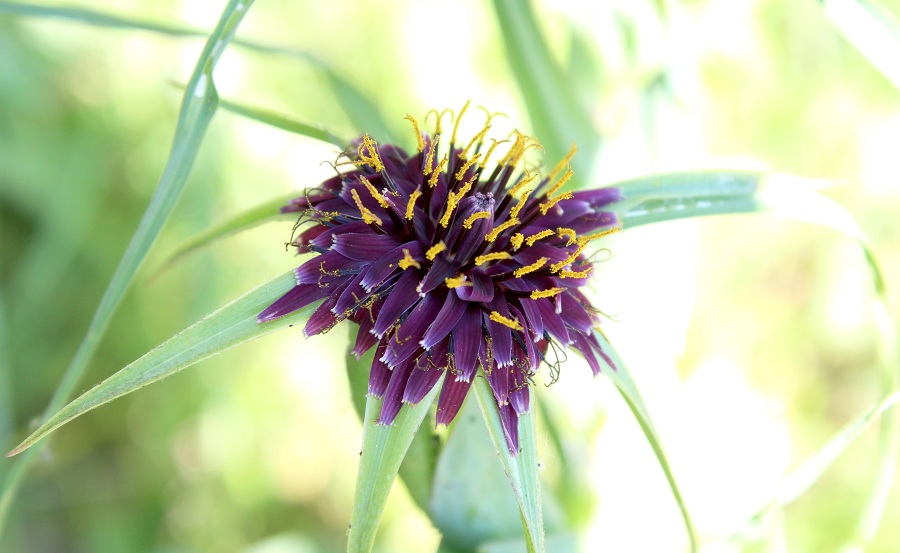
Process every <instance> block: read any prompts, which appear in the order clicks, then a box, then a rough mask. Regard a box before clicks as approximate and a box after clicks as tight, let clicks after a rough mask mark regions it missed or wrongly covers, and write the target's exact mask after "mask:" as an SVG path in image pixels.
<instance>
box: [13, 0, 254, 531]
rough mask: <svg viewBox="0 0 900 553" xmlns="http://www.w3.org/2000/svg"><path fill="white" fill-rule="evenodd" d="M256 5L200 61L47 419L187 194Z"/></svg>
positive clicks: (233, 20)
mask: <svg viewBox="0 0 900 553" xmlns="http://www.w3.org/2000/svg"><path fill="white" fill-rule="evenodd" d="M252 3H253V2H252V0H244V1H241V0H231V1H229V3H228V5H227V6H226V7H225V9H224V10H223V11H222V15H221V16H220V18H219V21H218V23H217V25H216V28H215V29H214V30H213V32H212V34H210V36H209V39H208V40H207V42H206V45H205V46H204V48H203V51H202V52H201V54H200V57H199V58H198V60H197V64H196V66H195V67H194V71H193V73H192V74H191V78H190V80H189V81H188V85H187V88H186V90H185V93H184V97H183V99H182V103H181V109H180V111H179V115H178V122H177V124H176V127H175V136H174V138H173V141H172V150H171V152H170V154H169V159H168V162H167V163H166V167H165V169H164V171H163V174H162V176H161V177H160V180H159V184H158V185H157V188H156V191H155V192H154V194H153V197H152V199H151V200H150V205H149V206H148V207H147V211H146V212H145V213H144V216H143V217H142V218H141V221H140V224H139V225H138V228H137V230H136V231H135V233H134V236H133V237H132V239H131V243H130V244H129V245H128V248H127V249H126V251H125V254H124V255H123V257H122V259H121V261H120V262H119V266H118V267H117V268H116V272H115V273H114V274H113V277H112V280H111V281H110V283H109V286H108V287H107V289H106V292H104V294H103V298H102V299H101V300H100V305H99V306H98V307H97V311H96V313H95V314H94V318H93V319H92V321H91V324H90V326H89V327H88V330H87V334H86V336H85V337H84V340H83V341H82V342H81V344H80V345H79V347H78V351H77V352H76V353H75V356H74V358H73V359H72V361H71V362H70V364H69V367H68V368H67V369H66V372H65V374H64V375H63V377H62V380H61V381H60V383H59V385H58V386H57V388H56V391H55V393H54V394H53V398H52V399H51V400H50V404H49V405H48V406H47V409H46V410H45V412H44V418H45V419H46V418H47V417H49V416H50V415H51V414H52V413H53V412H55V411H57V410H58V409H59V408H60V406H61V405H62V404H63V403H65V401H66V398H67V397H69V395H71V393H72V390H74V388H75V386H76V385H77V384H78V381H79V380H80V379H81V376H82V375H83V374H84V371H85V369H86V367H87V364H88V362H89V361H90V359H91V357H92V356H93V354H94V351H95V350H96V348H97V345H98V343H99V341H100V338H101V337H102V336H103V333H104V332H105V330H106V327H107V325H108V324H109V321H110V319H111V318H112V315H113V313H114V312H115V310H116V308H117V307H118V305H119V303H120V302H121V300H122V297H123V296H124V295H125V292H126V290H127V289H128V286H129V285H130V284H131V281H132V280H133V278H134V275H135V273H136V272H137V270H138V268H139V267H140V265H141V263H142V262H143V260H144V258H145V257H146V255H147V252H148V251H149V250H150V247H151V246H152V245H153V242H154V241H155V240H156V237H157V236H158V235H159V232H160V230H162V227H163V225H164V224H165V222H166V219H167V218H168V216H169V214H170V213H171V211H172V208H173V207H174V206H175V203H176V201H177V200H178V197H179V196H180V195H181V191H182V190H183V189H184V185H185V182H186V181H187V177H188V175H189V174H190V170H191V167H192V166H193V164H194V159H196V157H197V151H198V150H199V148H200V143H201V141H202V140H203V136H204V134H205V132H206V128H207V126H208V125H209V122H210V120H211V119H212V116H213V114H214V113H215V110H216V105H217V102H218V95H217V93H216V89H215V85H214V83H213V69H214V68H215V66H216V63H217V62H218V61H219V58H220V57H221V55H222V53H223V52H224V51H225V48H226V46H227V45H228V43H229V41H230V40H231V38H232V36H233V35H234V33H235V31H236V30H237V27H238V24H239V23H240V22H241V20H242V19H243V17H244V14H245V13H246V12H247V9H248V8H249V7H250V5H252ZM17 6H18V7H19V8H20V9H25V8H24V7H22V6H21V5H12V6H11V7H12V8H16V7H17ZM34 9H37V8H34ZM34 458H35V454H31V455H28V456H26V457H23V458H22V459H20V460H19V462H18V464H17V466H16V467H15V468H14V469H13V470H12V471H11V472H10V473H9V474H8V476H7V478H6V480H5V481H4V483H3V497H2V499H0V517H3V515H4V514H5V512H6V509H8V508H9V505H10V504H11V502H12V497H13V495H14V494H15V490H16V489H17V487H18V484H19V480H20V479H21V477H22V476H23V475H24V474H25V472H26V471H27V469H28V467H29V466H30V464H31V462H32V460H33V459H34ZM2 525H3V519H2V518H0V527H2Z"/></svg>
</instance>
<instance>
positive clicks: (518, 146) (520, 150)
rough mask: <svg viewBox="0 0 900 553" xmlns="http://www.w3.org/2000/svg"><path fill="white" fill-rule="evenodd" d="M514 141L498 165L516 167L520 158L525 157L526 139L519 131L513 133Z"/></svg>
mask: <svg viewBox="0 0 900 553" xmlns="http://www.w3.org/2000/svg"><path fill="white" fill-rule="evenodd" d="M513 134H514V136H515V139H514V140H513V145H512V146H510V147H509V151H508V152H506V155H505V156H503V159H501V160H500V165H517V164H518V163H519V160H521V159H522V156H523V155H525V149H526V145H527V143H528V137H527V136H526V135H524V134H522V133H520V132H519V131H513Z"/></svg>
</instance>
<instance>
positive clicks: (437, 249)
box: [425, 240, 447, 261]
mask: <svg viewBox="0 0 900 553" xmlns="http://www.w3.org/2000/svg"><path fill="white" fill-rule="evenodd" d="M446 249H447V244H444V241H443V240H441V241H440V242H438V243H437V244H435V245H434V246H431V247H430V248H428V251H427V252H425V257H426V258H427V259H428V261H434V258H435V257H436V256H437V254H439V253H441V252H442V251H444V250H446Z"/></svg>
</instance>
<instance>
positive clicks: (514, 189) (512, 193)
mask: <svg viewBox="0 0 900 553" xmlns="http://www.w3.org/2000/svg"><path fill="white" fill-rule="evenodd" d="M537 177H538V174H537V173H535V174H533V175H532V174H531V172H529V171H527V170H526V171H525V177H524V178H523V179H522V180H520V181H519V182H518V183H516V185H515V186H513V187H512V188H510V189H509V195H510V196H512V197H514V198H517V197H519V196H518V194H519V191H520V190H522V189H523V188H525V186H526V185H528V184H529V183H530V182H532V181H533V180H534V179H536V178H537ZM530 193H531V190H529V191H528V192H526V193H525V194H524V196H527V195H528V194H530Z"/></svg>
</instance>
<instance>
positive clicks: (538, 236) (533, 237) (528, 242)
mask: <svg viewBox="0 0 900 553" xmlns="http://www.w3.org/2000/svg"><path fill="white" fill-rule="evenodd" d="M554 234H555V233H554V232H553V231H552V230H550V229H547V230H542V231H541V232H538V233H535V234H532V235H531V236H529V237H528V238H527V239H526V240H525V244H526V245H528V246H533V245H534V243H535V242H537V241H538V240H540V239H542V238H547V237H548V236H553V235H554Z"/></svg>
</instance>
